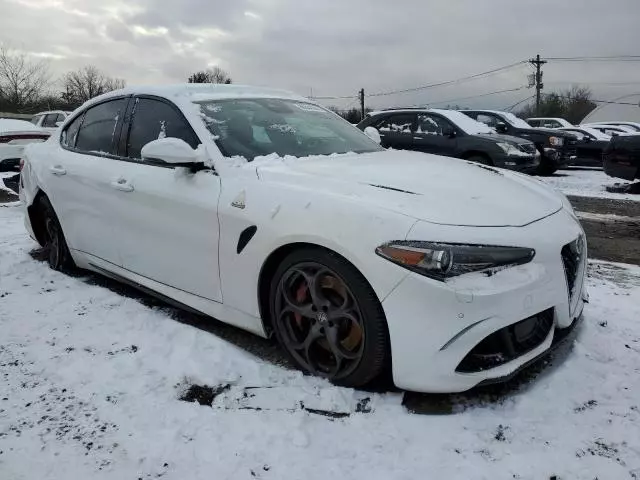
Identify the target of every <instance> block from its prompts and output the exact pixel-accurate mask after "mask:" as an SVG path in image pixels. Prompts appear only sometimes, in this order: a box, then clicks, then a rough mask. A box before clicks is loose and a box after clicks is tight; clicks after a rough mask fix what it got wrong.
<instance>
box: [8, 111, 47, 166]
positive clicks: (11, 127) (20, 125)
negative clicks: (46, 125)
mask: <svg viewBox="0 0 640 480" xmlns="http://www.w3.org/2000/svg"><path fill="white" fill-rule="evenodd" d="M48 138H49V133H48V132H46V131H43V130H41V129H39V128H37V127H34V126H33V124H31V123H29V122H26V121H24V120H12V119H6V118H0V172H5V171H10V170H16V171H17V170H18V168H19V165H20V158H21V157H22V151H23V149H24V147H25V145H28V144H30V143H38V142H44V141H45V140H47V139H48Z"/></svg>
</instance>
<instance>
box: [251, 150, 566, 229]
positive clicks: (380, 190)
mask: <svg viewBox="0 0 640 480" xmlns="http://www.w3.org/2000/svg"><path fill="white" fill-rule="evenodd" d="M257 174H258V177H259V178H260V179H261V180H264V181H270V182H274V183H279V184H289V185H292V186H294V187H296V188H308V189H313V190H316V191H323V192H326V193H328V194H332V195H336V194H338V195H344V196H345V197H347V198H348V199H349V200H352V201H359V202H365V203H367V204H373V205H375V206H377V207H379V208H383V209H387V210H393V211H396V212H398V213H400V214H403V215H407V216H411V217H413V218H416V219H419V220H424V221H427V222H431V223H437V224H442V225H460V226H478V227H488V226H523V225H527V224H529V223H532V222H535V221H536V220H539V219H541V218H544V217H547V216H549V215H551V214H553V213H555V212H557V211H558V210H560V209H561V208H562V199H561V198H560V197H559V195H558V194H556V193H555V192H554V191H553V190H551V189H550V188H548V187H547V186H545V185H543V184H542V183H540V182H538V181H536V180H533V179H531V178H529V177H526V176H524V175H520V174H517V173H513V172H510V171H508V170H502V169H498V168H493V167H486V166H483V165H479V164H476V163H473V162H468V161H465V160H458V159H453V158H448V157H442V156H437V155H428V154H423V153H418V152H408V151H396V150H387V151H382V152H375V153H368V154H349V155H339V156H329V157H310V158H306V159H293V160H286V159H285V160H283V161H276V160H274V161H270V162H266V163H262V164H261V165H259V166H257ZM339 213H340V212H336V214H339Z"/></svg>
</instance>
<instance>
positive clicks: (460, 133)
mask: <svg viewBox="0 0 640 480" xmlns="http://www.w3.org/2000/svg"><path fill="white" fill-rule="evenodd" d="M420 115H424V116H426V117H432V118H437V119H438V120H440V121H441V122H444V123H446V124H447V125H448V126H449V127H450V128H451V129H452V130H453V131H454V132H456V137H462V136H464V135H466V133H465V132H464V131H463V130H462V129H461V128H460V127H458V125H456V124H455V123H453V122H452V121H451V120H449V119H448V118H447V117H445V116H444V115H440V114H438V113H433V112H418V114H417V117H416V119H417V120H416V122H417V123H416V131H415V132H414V135H426V136H428V137H434V136H435V137H442V138H449V137H447V136H446V135H432V134H429V133H425V132H418V125H419V124H420V123H419V122H420Z"/></svg>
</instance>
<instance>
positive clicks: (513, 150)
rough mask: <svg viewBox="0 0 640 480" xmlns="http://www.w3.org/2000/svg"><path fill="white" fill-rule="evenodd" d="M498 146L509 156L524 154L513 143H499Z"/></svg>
mask: <svg viewBox="0 0 640 480" xmlns="http://www.w3.org/2000/svg"><path fill="white" fill-rule="evenodd" d="M496 145H498V146H499V147H500V148H501V149H502V150H503V151H504V153H506V154H507V155H520V154H522V152H521V151H520V150H519V149H518V147H516V146H515V145H513V144H512V143H503V142H498V143H497V144H496Z"/></svg>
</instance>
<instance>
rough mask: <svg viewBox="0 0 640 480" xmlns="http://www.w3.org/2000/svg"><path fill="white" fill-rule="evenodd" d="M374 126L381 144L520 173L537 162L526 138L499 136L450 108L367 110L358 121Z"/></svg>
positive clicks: (529, 170)
mask: <svg viewBox="0 0 640 480" xmlns="http://www.w3.org/2000/svg"><path fill="white" fill-rule="evenodd" d="M367 127H374V128H375V129H376V130H378V132H379V133H380V139H381V143H382V146H384V147H392V148H397V149H404V150H417V151H420V152H425V153H434V154H436V155H444V156H448V157H457V158H463V159H466V160H471V161H474V162H478V163H483V164H485V165H494V166H496V167H502V168H508V169H510V170H517V171H520V172H534V171H535V170H536V169H537V168H538V165H539V163H540V155H539V154H538V152H537V151H536V147H535V145H534V144H533V143H531V142H530V141H528V140H523V139H521V138H516V137H510V136H507V135H499V134H497V133H495V131H494V130H493V129H491V128H489V127H487V126H486V125H483V124H482V123H478V122H476V121H474V120H471V119H470V118H469V117H467V116H465V115H463V114H462V113H460V112H456V111H454V110H429V109H427V110H422V109H420V110H418V109H407V110H387V111H382V112H374V113H371V114H370V115H369V116H368V117H367V118H365V119H364V120H363V121H362V122H360V123H359V124H358V128H360V129H361V130H364V129H366V128H367Z"/></svg>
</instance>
